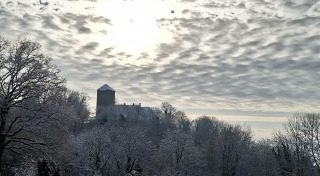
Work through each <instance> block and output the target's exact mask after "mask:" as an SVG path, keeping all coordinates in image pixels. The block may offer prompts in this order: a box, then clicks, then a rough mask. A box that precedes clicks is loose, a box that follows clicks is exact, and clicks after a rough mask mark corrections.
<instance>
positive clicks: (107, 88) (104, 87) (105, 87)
mask: <svg viewBox="0 0 320 176" xmlns="http://www.w3.org/2000/svg"><path fill="white" fill-rule="evenodd" d="M98 90H99V91H113V92H115V90H114V89H112V88H111V87H110V86H109V85H108V84H104V85H103V86H101V87H100V88H99V89H98Z"/></svg>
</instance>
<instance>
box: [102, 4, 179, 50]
mask: <svg viewBox="0 0 320 176" xmlns="http://www.w3.org/2000/svg"><path fill="white" fill-rule="evenodd" d="M96 7H97V8H96V12H97V14H99V15H102V16H105V17H106V18H109V19H111V23H112V27H111V28H110V29H108V35H107V36H106V37H105V38H103V39H100V40H103V42H104V43H105V44H106V45H113V46H115V48H116V49H119V50H120V51H122V52H126V53H129V54H131V55H138V54H140V53H141V52H144V51H148V50H149V51H150V50H151V49H153V47H154V46H155V45H156V44H157V43H158V42H159V41H165V40H166V41H168V40H170V35H168V34H167V33H166V31H165V30H163V29H161V28H159V27H158V26H157V19H159V18H163V17H166V16H168V15H171V13H170V11H171V10H170V9H171V8H172V7H174V4H172V3H167V2H163V1H160V0H153V1H150V0H131V1H119V0H113V1H100V2H99V4H98V5H97V6H96Z"/></svg>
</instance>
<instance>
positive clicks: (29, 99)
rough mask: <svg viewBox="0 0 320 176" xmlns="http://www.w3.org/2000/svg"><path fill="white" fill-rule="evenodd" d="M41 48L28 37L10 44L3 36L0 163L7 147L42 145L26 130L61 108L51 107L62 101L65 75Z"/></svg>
mask: <svg viewBox="0 0 320 176" xmlns="http://www.w3.org/2000/svg"><path fill="white" fill-rule="evenodd" d="M40 48H41V46H40V45H39V44H38V43H34V42H31V41H28V40H23V41H17V42H16V43H14V44H11V43H10V42H8V41H6V40H5V39H4V38H0V118H1V119H0V166H1V165H2V158H3V154H4V151H6V150H9V151H11V152H14V153H20V151H27V150H29V149H32V148H33V147H34V146H36V145H41V144H42V143H39V142H37V141H36V140H34V139H32V138H31V137H30V136H29V135H26V134H27V133H31V131H32V127H34V126H37V125H40V124H43V123H45V118H53V117H54V116H55V114H56V113H57V112H59V108H57V109H55V110H53V111H48V109H51V110H52V107H55V106H56V105H57V104H59V98H58V97H59V96H57V95H59V94H60V93H61V92H63V91H64V90H65V87H64V79H62V78H61V77H60V76H59V70H57V69H56V68H55V67H54V66H53V65H52V64H51V63H50V61H51V60H50V59H49V58H48V57H46V56H44V55H43V54H42V53H41V52H40Z"/></svg>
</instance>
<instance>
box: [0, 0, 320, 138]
mask: <svg viewBox="0 0 320 176" xmlns="http://www.w3.org/2000/svg"><path fill="white" fill-rule="evenodd" d="M319 17H320V2H318V1H316V0H277V1H273V0H223V1H221V0H50V1H49V0H40V1H39V0H1V1H0V35H2V36H4V37H6V38H8V39H10V40H17V39H24V38H27V39H31V40H35V41H37V42H39V43H41V45H42V46H43V52H44V53H45V54H46V55H48V56H49V57H52V58H53V62H54V63H55V64H56V65H57V66H58V68H59V69H61V72H62V75H63V76H64V77H66V79H67V80H68V82H67V85H68V87H69V88H71V89H74V90H77V91H81V92H84V93H86V94H87V95H88V96H89V97H90V105H91V106H92V107H94V106H95V100H96V89H97V88H98V87H100V86H101V85H103V84H105V83H107V84H108V85H110V86H111V87H113V88H114V89H115V90H116V95H117V102H118V103H133V102H135V103H142V105H144V106H160V104H161V102H170V103H171V104H173V105H174V106H175V107H177V108H178V109H181V110H184V111H185V112H187V114H189V116H190V117H192V118H193V117H196V116H199V115H209V116H216V117H217V118H218V119H222V120H227V121H229V122H230V123H238V124H244V125H249V126H252V127H253V130H254V131H255V133H256V135H258V136H268V137H269V136H271V133H272V130H273V129H280V128H281V126H282V123H283V122H285V121H286V118H287V117H290V116H291V114H292V113H293V112H311V111H312V112H314V111H317V110H318V109H319V108H320V100H319V97H320V91H319V88H320V79H319V77H320V70H319V68H320V53H319V52H318V51H319V47H320V18H319Z"/></svg>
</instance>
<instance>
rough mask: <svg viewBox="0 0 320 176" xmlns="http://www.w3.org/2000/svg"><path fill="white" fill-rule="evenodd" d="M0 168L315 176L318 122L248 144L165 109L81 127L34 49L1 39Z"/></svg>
mask: <svg viewBox="0 0 320 176" xmlns="http://www.w3.org/2000/svg"><path fill="white" fill-rule="evenodd" d="M0 115H1V116H0V117H1V119H0V120H1V121H0V168H1V175H5V176H9V175H13V176H109V175H110V176H113V175H114V176H119V175H120V176H121V175H123V176H137V175H147V176H150V175H154V176H156V175H157V176H188V175H190V176H197V175H199V176H200V175H201V176H206V175H207V176H257V175H259V176H319V175H320V134H319V133H320V115H319V114H312V113H297V114H295V115H294V116H293V117H292V118H290V120H289V121H288V123H287V124H286V130H285V132H283V133H277V134H275V135H274V138H273V139H270V140H261V141H258V142H257V141H254V140H253V139H252V133H251V131H250V129H249V128H244V127H241V126H234V125H230V124H227V123H225V122H222V121H218V120H217V119H215V118H214V117H207V116H203V117H199V118H197V119H196V120H193V121H190V120H189V119H188V118H187V116H186V114H185V113H184V112H182V111H179V110H177V109H176V108H175V107H173V106H172V105H171V104H169V103H163V104H162V105H161V107H160V108H154V109H152V114H151V118H146V119H139V118H135V119H132V120H130V119H127V120H125V121H121V120H119V121H110V120H108V119H104V118H110V114H106V115H105V116H101V117H99V118H97V119H95V118H92V119H90V118H89V116H90V112H89V109H88V105H87V97H86V96H85V95H83V94H81V93H78V92H75V91H70V90H68V89H67V88H66V87H65V80H64V79H63V78H62V77H60V75H59V70H58V69H57V68H56V67H55V66H54V65H52V64H51V61H50V58H48V57H45V56H44V55H43V54H41V51H40V45H39V44H37V43H34V42H31V41H28V40H24V41H18V42H16V43H13V44H12V43H10V42H9V41H7V40H5V39H3V38H0Z"/></svg>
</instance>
